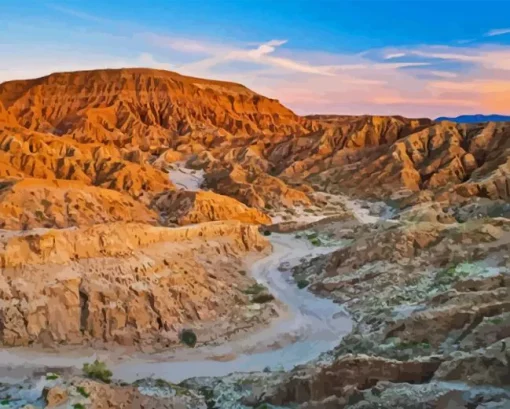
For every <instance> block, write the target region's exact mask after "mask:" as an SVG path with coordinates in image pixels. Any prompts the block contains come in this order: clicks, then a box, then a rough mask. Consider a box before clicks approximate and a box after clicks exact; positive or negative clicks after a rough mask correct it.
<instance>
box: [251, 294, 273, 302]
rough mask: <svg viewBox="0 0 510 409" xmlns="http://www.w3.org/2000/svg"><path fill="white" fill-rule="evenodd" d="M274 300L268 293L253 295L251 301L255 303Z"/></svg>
mask: <svg viewBox="0 0 510 409" xmlns="http://www.w3.org/2000/svg"><path fill="white" fill-rule="evenodd" d="M273 300H274V296H273V295H272V294H269V293H262V294H258V295H256V296H254V297H253V299H252V301H253V302H254V303H257V304H264V303H266V302H271V301H273Z"/></svg>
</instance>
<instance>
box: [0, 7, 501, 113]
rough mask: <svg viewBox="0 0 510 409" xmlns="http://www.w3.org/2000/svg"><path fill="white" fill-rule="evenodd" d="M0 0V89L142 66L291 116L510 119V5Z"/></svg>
mask: <svg viewBox="0 0 510 409" xmlns="http://www.w3.org/2000/svg"><path fill="white" fill-rule="evenodd" d="M146 3H147V4H144V2H140V1H131V0H128V1H123V2H120V1H98V0H89V1H78V0H68V1H54V2H45V1H37V0H28V1H25V2H23V3H20V4H14V2H12V1H6V0H0V81H4V80H10V79H17V78H30V77H36V76H42V75H46V74H49V73H50V72H55V71H69V70H81V69H94V68H107V67H111V68H115V67H128V66H146V67H154V68H162V69H169V70H174V71H178V72H180V73H182V74H188V75H193V76H200V77H210V78H216V79H224V80H231V81H236V82H241V83H243V84H245V85H247V86H248V87H250V88H252V89H254V90H255V91H257V92H260V93H262V94H264V95H268V96H270V97H273V98H278V99H279V100H281V101H282V102H283V103H284V104H286V105H288V106H289V107H290V108H292V109H294V110H295V111H296V112H298V113H339V114H401V115H406V116H439V115H456V114H461V113H507V114H508V113H510V102H509V101H510V98H507V95H509V92H510V17H508V16H510V1H493V2H491V1H469V0H468V1H449V2H448V1H434V0H429V1H383V0H380V1H332V0H331V1H326V0H316V1H305V0H294V1H285V0H280V1H278V0H273V1H266V0H258V1H256V0H253V1H246V0H238V1H220V0H209V1H205V0H204V1H194V0H191V1H163V0H157V1H147V2H146Z"/></svg>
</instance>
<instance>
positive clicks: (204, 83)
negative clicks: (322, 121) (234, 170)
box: [0, 69, 306, 147]
mask: <svg viewBox="0 0 510 409" xmlns="http://www.w3.org/2000/svg"><path fill="white" fill-rule="evenodd" d="M0 102H1V103H3V105H4V106H5V107H6V109H8V110H9V112H10V113H11V114H12V115H13V116H14V117H15V118H16V119H17V121H18V123H19V124H20V125H21V126H23V127H25V128H28V129H30V130H34V131H38V132H48V133H52V134H55V135H59V136H66V135H67V136H70V137H72V138H73V139H75V140H77V141H79V142H84V143H88V142H102V143H105V142H113V143H115V144H116V145H117V146H125V145H127V144H134V145H157V146H161V145H166V146H173V147H176V146H178V145H180V144H182V143H189V142H190V141H191V140H193V139H194V138H195V137H196V138H198V139H199V140H200V142H202V143H203V144H204V145H205V146H208V147H212V146H215V145H216V146H217V145H218V144H220V143H221V142H223V141H225V140H228V139H229V135H240V136H244V137H249V136H253V135H266V136H273V135H285V134H289V133H303V132H304V127H303V124H304V123H305V122H306V121H304V120H303V119H301V118H299V117H298V116H296V115H295V114H293V113H292V112H291V111H290V110H288V109H287V108H285V107H284V106H282V105H281V104H279V103H278V101H275V100H272V99H269V98H265V97H263V96H261V95H258V94H256V93H254V92H252V91H250V90H249V89H247V88H246V87H244V86H242V85H239V84H234V83H228V82H221V81H212V80H204V79H198V78H191V77H185V76H182V75H179V74H177V73H173V72H168V71H160V70H151V69H119V70H96V71H83V72H71V73H57V74H52V75H49V76H47V77H43V78H38V79H34V80H26V81H11V82H7V83H4V84H1V85H0ZM184 135H186V137H185V138H183V139H182V140H179V137H180V136H184Z"/></svg>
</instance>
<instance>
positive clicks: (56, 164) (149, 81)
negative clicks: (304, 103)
mask: <svg viewBox="0 0 510 409" xmlns="http://www.w3.org/2000/svg"><path fill="white" fill-rule="evenodd" d="M508 132H509V129H508V126H507V124H506V123H499V124H497V125H496V124H494V123H487V124H453V123H451V122H450V123H448V122H440V123H438V122H434V121H431V120H429V119H426V118H422V119H407V118H403V117H399V116H395V117H377V116H367V115H365V116H340V115H312V116H308V117H299V116H298V115H296V114H294V113H293V112H292V111H291V110H289V109H288V108H286V107H284V106H283V105H282V104H280V103H279V102H278V101H277V100H274V99H269V98H266V97H264V96H262V95H259V94H257V93H255V92H253V91H251V90H249V89H248V88H246V87H244V86H242V85H239V84H234V83H229V82H221V81H213V80H205V79H198V78H192V77H186V76H183V75H180V74H177V73H173V72H168V71H161V70H152V69H138V68H136V69H116V70H96V71H82V72H71V73H56V74H51V75H49V76H46V77H42V78H38V79H34V80H24V81H10V82H6V83H4V84H0V140H1V143H0V148H1V151H0V156H1V161H0V165H1V166H0V176H2V177H4V178H11V177H14V178H20V177H31V178H39V179H45V180H48V179H68V180H77V181H80V182H82V183H85V184H86V185H89V186H99V187H102V188H107V189H114V190H117V191H119V192H122V193H123V194H128V195H129V196H131V197H132V198H134V199H139V200H141V201H142V202H143V203H144V204H145V205H146V206H150V204H151V202H152V200H153V199H154V197H155V195H157V194H159V193H161V192H164V191H166V190H173V189H174V186H173V184H172V183H171V182H170V181H169V180H168V177H167V176H166V175H165V174H164V170H165V169H166V167H167V166H168V165H169V164H170V163H171V162H173V161H177V160H179V161H184V162H186V161H188V166H191V167H192V168H195V169H201V170H204V171H205V179H204V180H205V182H204V183H206V184H207V185H208V187H209V188H210V189H212V190H214V191H215V192H216V193H219V194H222V195H227V196H231V197H233V198H235V199H237V200H239V201H241V202H243V203H244V204H245V205H248V206H251V207H256V208H258V209H259V210H264V209H266V208H280V207H292V206H294V205H297V204H302V205H305V206H306V205H307V204H309V203H310V200H309V198H308V195H309V193H310V192H311V188H310V184H312V185H314V186H315V187H316V188H319V189H326V190H330V191H334V192H338V191H350V192H351V193H354V194H359V195H365V196H366V195H367V194H369V195H371V196H375V197H382V198H384V197H386V196H388V194H389V192H396V191H404V192H407V193H405V194H406V195H408V194H409V193H412V192H418V191H422V190H431V191H433V192H434V194H442V195H444V193H445V191H447V192H452V190H451V188H452V187H453V188H454V192H458V193H460V194H461V195H463V196H466V195H467V196H472V195H476V196H483V197H489V198H491V199H505V200H506V198H507V197H508V189H507V188H506V187H504V186H506V185H505V184H506V176H505V174H506V173H505V172H506V171H505V169H506V167H507V164H506V158H507V156H508V152H507V149H508V148H507V146H506V144H507V142H506V141H507V140H508V138H507V135H508ZM153 165H154V166H153ZM374 182H375V183H376V184H375V186H374V187H375V189H367V187H369V186H372V185H373V184H374ZM452 198H453V196H452V195H451V194H450V193H449V194H448V199H452ZM453 199H455V200H457V199H456V198H453ZM420 200H421V199H420ZM227 213H228V212H227Z"/></svg>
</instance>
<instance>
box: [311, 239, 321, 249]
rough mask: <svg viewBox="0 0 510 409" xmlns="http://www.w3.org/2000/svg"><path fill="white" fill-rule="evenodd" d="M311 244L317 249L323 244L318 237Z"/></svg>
mask: <svg viewBox="0 0 510 409" xmlns="http://www.w3.org/2000/svg"><path fill="white" fill-rule="evenodd" d="M310 243H311V244H313V245H314V246H317V247H318V246H320V245H321V244H322V242H321V241H320V240H319V238H318V237H315V238H313V239H311V240H310Z"/></svg>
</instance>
